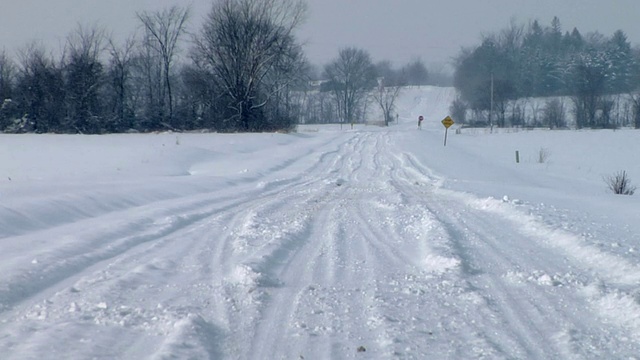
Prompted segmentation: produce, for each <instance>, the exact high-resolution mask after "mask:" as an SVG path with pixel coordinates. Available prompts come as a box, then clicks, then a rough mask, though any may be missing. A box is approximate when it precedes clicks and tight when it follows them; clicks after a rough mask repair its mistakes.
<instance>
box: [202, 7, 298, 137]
mask: <svg viewBox="0 0 640 360" xmlns="http://www.w3.org/2000/svg"><path fill="white" fill-rule="evenodd" d="M305 12H306V5H305V3H304V2H303V1H301V0H221V1H219V2H217V3H215V4H214V5H213V7H212V9H211V12H210V13H209V16H208V18H207V20H206V22H205V24H204V27H203V29H202V32H201V33H200V35H199V36H197V37H196V48H195V51H194V54H193V59H194V62H195V63H196V64H198V66H199V67H200V68H202V69H203V70H205V71H206V72H208V73H210V74H211V79H212V81H213V82H214V83H215V85H216V87H217V88H219V89H220V91H221V93H220V97H221V98H222V99H223V100H224V101H225V102H226V104H227V108H228V114H227V116H225V118H224V119H223V121H222V124H220V125H219V126H220V127H221V128H226V129H227V130H229V129H233V128H234V127H236V128H237V129H241V130H244V131H256V130H261V129H262V125H264V120H265V116H264V114H263V111H264V107H265V105H267V104H268V103H269V102H270V101H272V100H273V98H274V96H276V95H278V94H280V92H281V90H282V89H284V88H285V87H287V86H288V85H289V84H291V82H292V81H294V79H295V74H296V73H297V72H298V71H299V69H300V66H301V64H302V61H301V59H302V58H303V55H302V52H301V51H300V47H299V45H298V44H297V43H296V41H295V39H294V37H293V30H294V29H295V28H296V27H297V26H298V25H299V24H300V22H301V21H302V19H303V16H304V14H305Z"/></svg>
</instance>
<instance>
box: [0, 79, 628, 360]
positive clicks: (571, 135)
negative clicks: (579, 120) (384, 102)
mask: <svg viewBox="0 0 640 360" xmlns="http://www.w3.org/2000/svg"><path fill="white" fill-rule="evenodd" d="M451 97H452V92H451V90H450V89H439V88H430V87H426V88H414V89H409V90H406V91H405V92H404V93H403V95H402V98H401V99H400V101H399V103H398V104H399V109H398V110H399V114H400V123H399V124H394V125H393V126H392V127H390V128H376V127H357V128H356V129H354V130H348V131H347V130H344V131H339V130H338V128H336V127H331V126H323V127H320V126H305V127H301V128H300V131H299V132H298V133H297V134H289V135H286V134H250V135H246V134H245V135H217V134H148V135H109V136H54V135H39V136H36V135H19V136H17V135H12V136H9V135H2V136H0V249H1V250H0V274H1V275H0V353H1V354H2V355H1V356H0V357H1V358H3V359H94V358H95V359H114V358H122V359H170V358H175V359H392V358H399V359H638V358H640V356H639V355H638V354H640V265H639V264H640V221H638V219H639V218H640V210H639V209H640V200H639V199H640V194H636V195H634V196H616V195H613V194H611V193H609V192H608V191H607V188H606V185H605V183H604V181H603V179H602V178H603V176H608V175H611V174H613V173H614V172H616V171H619V170H626V171H627V172H628V174H629V175H630V176H631V178H632V181H634V180H635V184H636V185H638V184H640V162H639V161H638V159H637V154H638V150H639V142H638V137H639V136H640V133H639V132H638V131H631V130H625V131H616V132H613V131H558V132H550V131H544V130H538V131H521V132H501V133H493V134H489V133H487V132H485V131H484V130H469V129H464V130H463V131H462V133H461V134H455V131H453V130H454V129H452V131H451V132H450V133H449V138H448V144H447V147H446V148H445V147H443V134H444V130H443V128H442V125H441V124H440V123H439V121H440V120H441V119H442V118H443V117H444V116H445V115H446V108H447V107H448V102H449V101H450V99H451ZM421 114H423V115H424V116H425V117H426V124H425V128H424V129H423V130H421V131H420V130H417V129H416V124H415V120H416V118H417V116H418V115H421ZM454 128H455V126H454ZM516 150H518V151H519V152H520V158H521V162H520V163H519V164H516V162H515V151H516ZM541 151H543V152H544V153H546V154H547V158H546V159H545V161H544V162H542V163H540V162H538V159H539V157H540V156H539V155H540V153H541Z"/></svg>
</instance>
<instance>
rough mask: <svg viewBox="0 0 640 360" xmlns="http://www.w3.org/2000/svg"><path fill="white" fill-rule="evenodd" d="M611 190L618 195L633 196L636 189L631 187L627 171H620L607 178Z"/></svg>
mask: <svg viewBox="0 0 640 360" xmlns="http://www.w3.org/2000/svg"><path fill="white" fill-rule="evenodd" d="M604 181H605V182H606V183H607V186H608V187H609V190H611V191H613V193H614V194H618V195H633V193H634V192H635V191H636V187H635V186H632V185H631V179H629V176H627V172H626V171H619V172H617V173H616V174H614V175H612V176H608V177H605V179H604Z"/></svg>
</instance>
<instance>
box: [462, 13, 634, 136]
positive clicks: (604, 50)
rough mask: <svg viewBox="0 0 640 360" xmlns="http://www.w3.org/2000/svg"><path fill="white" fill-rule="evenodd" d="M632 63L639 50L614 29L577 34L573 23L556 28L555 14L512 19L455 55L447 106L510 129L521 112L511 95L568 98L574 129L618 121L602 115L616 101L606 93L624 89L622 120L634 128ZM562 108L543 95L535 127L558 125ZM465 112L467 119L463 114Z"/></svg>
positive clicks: (517, 122) (520, 122) (613, 124)
mask: <svg viewBox="0 0 640 360" xmlns="http://www.w3.org/2000/svg"><path fill="white" fill-rule="evenodd" d="M639 65H640V51H639V50H638V49H633V48H632V46H631V44H630V43H629V40H628V39H627V36H626V34H625V33H624V32H623V31H621V30H618V31H616V32H615V33H614V34H613V35H611V36H605V35H602V34H600V33H598V32H594V33H589V34H586V35H582V34H581V33H580V31H579V30H578V29H576V28H574V29H573V30H572V31H566V32H564V33H563V31H562V27H561V23H560V19H558V18H557V17H555V18H553V20H552V21H551V24H550V25H549V26H541V25H540V23H539V22H538V21H533V22H531V23H530V24H529V25H528V26H525V25H520V24H515V23H512V24H511V25H510V26H509V27H507V28H505V29H503V30H502V31H500V32H498V33H495V34H490V35H487V36H484V37H483V39H482V41H481V44H479V45H478V46H476V47H473V48H469V49H464V50H463V51H462V52H461V53H460V55H459V56H458V57H457V59H456V61H455V74H454V85H455V87H456V89H457V90H458V92H459V94H460V98H459V99H458V100H456V102H455V103H454V104H453V105H452V111H453V112H455V113H456V118H458V119H459V120H461V121H465V120H469V121H471V122H473V121H480V122H483V121H484V122H485V123H486V122H489V123H490V125H492V126H493V125H497V126H509V125H513V126H518V125H523V118H522V116H521V115H522V112H523V111H522V109H521V108H518V107H517V105H515V106H514V105H513V102H512V100H515V99H519V98H527V97H560V96H563V97H568V98H570V99H571V101H570V104H569V106H570V107H571V112H572V113H573V115H574V117H575V126H576V127H578V128H582V127H591V128H607V127H616V126H618V125H619V124H620V121H617V119H613V118H611V116H610V115H611V110H612V109H613V107H614V106H616V105H619V104H616V101H617V100H619V99H617V100H614V99H613V98H612V95H620V94H626V95H627V96H626V97H625V99H624V100H625V101H626V102H627V103H629V104H631V106H632V107H633V109H631V110H632V111H629V114H630V122H631V123H632V124H634V125H635V127H640V97H639V96H638V90H640V66H639ZM510 106H511V108H510ZM563 106H565V104H561V103H560V102H559V101H558V100H557V99H553V100H550V101H549V102H548V103H547V107H546V108H545V109H543V110H544V114H543V115H544V116H543V119H542V120H541V123H540V124H535V125H545V126H550V127H563V126H565V125H566V121H565V119H563V118H561V117H560V115H561V114H562V112H563V108H562V107H563ZM469 110H471V111H472V112H473V113H474V114H475V115H474V116H473V119H465V118H466V117H468V116H467V114H468V113H469ZM487 114H488V116H487Z"/></svg>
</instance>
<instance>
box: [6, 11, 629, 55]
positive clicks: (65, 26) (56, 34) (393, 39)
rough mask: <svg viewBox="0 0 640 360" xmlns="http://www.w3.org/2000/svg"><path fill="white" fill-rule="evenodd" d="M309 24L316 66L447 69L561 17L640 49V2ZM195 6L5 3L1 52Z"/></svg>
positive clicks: (346, 17)
mask: <svg viewBox="0 0 640 360" xmlns="http://www.w3.org/2000/svg"><path fill="white" fill-rule="evenodd" d="M308 3H309V14H308V18H307V21H306V22H305V23H304V24H303V25H302V27H301V28H300V30H299V32H298V35H299V38H300V40H302V41H303V42H305V43H306V46H305V47H306V53H307V55H308V57H309V59H310V60H311V61H312V62H314V63H316V64H320V65H322V64H325V63H327V62H328V61H330V60H331V59H332V58H334V57H335V56H336V55H337V53H338V50H339V49H340V48H343V47H346V46H356V47H359V48H363V49H366V50H368V51H369V52H370V53H371V55H372V57H373V59H374V61H379V60H391V61H392V62H393V63H394V64H396V65H398V66H400V65H403V64H405V63H406V62H408V61H410V60H412V59H415V58H418V57H420V58H422V60H424V61H425V62H426V63H427V64H432V63H446V62H448V61H449V60H450V59H451V57H453V56H455V55H456V54H457V53H458V51H459V50H460V47H461V46H471V45H475V44H477V43H478V42H479V39H480V35H481V34H483V33H484V34H486V33H490V32H494V31H497V30H500V29H502V28H505V27H506V26H508V24H509V22H510V21H511V19H515V20H516V22H517V23H528V21H529V20H531V19H538V20H539V21H540V22H541V24H542V25H548V24H550V23H551V19H552V18H553V16H558V17H559V18H560V22H561V24H562V27H563V31H567V30H569V31H570V30H572V29H573V27H577V28H578V29H579V30H580V31H581V32H582V33H583V34H585V33H588V32H591V31H595V30H598V31H600V32H601V33H603V34H604V35H607V36H609V35H611V34H613V32H614V31H615V30H617V29H622V30H623V31H625V33H627V36H628V37H629V40H630V41H631V43H632V44H633V45H637V44H638V43H640V21H639V20H638V16H639V15H640V10H639V8H638V5H640V3H639V0H308ZM173 4H177V5H189V4H190V5H191V6H192V9H193V12H192V19H191V25H192V26H191V27H192V28H195V27H196V26H197V25H198V24H199V23H200V22H201V21H202V18H203V17H204V16H205V14H206V13H207V12H208V10H209V9H210V4H211V0H6V1H3V4H2V7H1V11H0V48H1V47H4V48H6V49H7V50H9V51H13V50H16V49H18V48H20V47H23V46H24V45H26V44H27V43H28V42H29V41H31V40H34V39H40V40H42V41H43V42H44V43H45V44H46V45H47V48H49V49H51V50H56V49H59V48H60V47H61V44H63V43H64V40H65V38H66V36H67V34H69V32H70V31H71V30H73V29H74V28H75V27H76V26H77V24H84V25H91V24H94V23H98V24H100V25H102V26H104V27H106V28H107V30H108V31H110V32H112V33H113V35H114V37H115V38H116V40H121V39H124V38H125V37H126V36H127V35H129V34H131V33H133V31H134V30H135V29H136V26H137V21H136V19H135V12H136V11H141V10H149V11H152V10H158V9H162V8H163V7H168V6H170V5H173Z"/></svg>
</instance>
